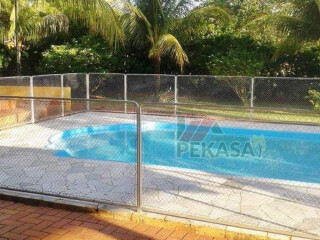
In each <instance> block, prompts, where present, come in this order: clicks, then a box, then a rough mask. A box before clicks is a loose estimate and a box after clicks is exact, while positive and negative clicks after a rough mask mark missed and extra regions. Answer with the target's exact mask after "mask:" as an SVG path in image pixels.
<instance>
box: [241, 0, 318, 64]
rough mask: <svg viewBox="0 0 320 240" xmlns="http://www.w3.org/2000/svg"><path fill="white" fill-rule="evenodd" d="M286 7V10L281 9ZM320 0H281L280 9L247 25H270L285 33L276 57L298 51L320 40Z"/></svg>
mask: <svg viewBox="0 0 320 240" xmlns="http://www.w3.org/2000/svg"><path fill="white" fill-rule="evenodd" d="M283 8H285V9H286V11H281V10H280V9H283ZM319 9H320V1H319V0H281V1H280V5H279V6H278V10H279V11H276V12H274V13H271V14H265V15H263V16H260V17H258V18H256V19H254V20H253V21H251V22H250V23H249V24H248V26H247V27H255V26H258V25H269V26H273V27H275V28H276V30H277V31H278V32H279V33H281V34H283V36H284V40H283V41H282V43H281V44H280V46H279V49H278V50H277V52H276V54H275V56H274V58H278V57H279V56H280V55H283V54H288V53H293V54H295V53H297V52H298V50H300V49H301V47H302V46H304V45H305V44H306V43H315V42H317V41H318V40H320V11H319Z"/></svg>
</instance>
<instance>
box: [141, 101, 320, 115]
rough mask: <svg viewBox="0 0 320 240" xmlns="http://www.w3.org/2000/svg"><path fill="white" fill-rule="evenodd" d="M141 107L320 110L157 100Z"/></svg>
mask: <svg viewBox="0 0 320 240" xmlns="http://www.w3.org/2000/svg"><path fill="white" fill-rule="evenodd" d="M139 106H140V108H143V107H144V106H172V107H174V106H177V107H179V106H180V107H212V108H220V109H223V108H225V109H241V110H258V111H280V112H283V111H287V112H294V113H312V114H319V116H320V111H314V110H308V109H295V108H270V107H249V106H234V105H219V104H204V103H157V102H152V103H151V102H143V103H140V104H139Z"/></svg>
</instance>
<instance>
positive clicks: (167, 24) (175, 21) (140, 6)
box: [123, 0, 225, 95]
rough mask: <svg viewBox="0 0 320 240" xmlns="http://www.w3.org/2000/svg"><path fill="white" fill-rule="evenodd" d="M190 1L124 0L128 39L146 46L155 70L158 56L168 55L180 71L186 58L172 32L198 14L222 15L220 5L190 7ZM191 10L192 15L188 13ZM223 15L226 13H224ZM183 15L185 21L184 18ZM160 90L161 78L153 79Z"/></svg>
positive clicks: (159, 57)
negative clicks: (132, 0) (215, 6)
mask: <svg viewBox="0 0 320 240" xmlns="http://www.w3.org/2000/svg"><path fill="white" fill-rule="evenodd" d="M191 2H192V1H189V0H150V1H145V0H135V1H134V2H133V4H131V3H129V2H126V5H125V10H124V15H123V23H124V27H125V32H126V33H127V36H128V38H129V39H128V40H129V41H131V42H132V43H133V44H134V45H136V46H138V47H145V48H146V47H147V48H148V49H149V58H151V59H153V61H154V66H155V73H156V74H159V73H160V66H161V65H160V63H161V58H162V57H163V56H165V55H168V56H169V57H170V58H171V59H172V60H173V61H174V62H175V63H176V64H177V65H178V66H179V67H180V71H181V72H183V67H184V65H185V64H186V63H188V62H189V59H188V57H187V55H186V53H185V52H184V50H183V48H182V46H181V44H180V42H179V41H178V39H177V37H176V36H175V34H173V32H174V31H175V30H176V29H177V28H179V27H181V28H184V29H188V30H189V29H190V28H186V25H190V24H189V21H192V20H191V19H196V18H197V17H198V18H199V17H200V16H201V14H208V13H209V12H210V13H211V15H215V17H216V18H217V17H218V16H219V17H221V16H222V15H223V14H222V13H224V12H223V11H222V10H221V9H218V8H211V7H203V8H201V9H200V8H197V9H194V10H193V11H191V13H189V14H187V13H188V12H190V10H191V9H192V4H191ZM190 14H191V16H190ZM223 17H225V14H224V15H223ZM184 19H185V21H184ZM159 91H160V78H158V79H157V80H156V94H157V95H158V94H159Z"/></svg>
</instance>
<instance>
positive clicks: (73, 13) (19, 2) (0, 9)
mask: <svg viewBox="0 0 320 240" xmlns="http://www.w3.org/2000/svg"><path fill="white" fill-rule="evenodd" d="M69 19H73V20H76V21H79V22H81V23H82V24H84V25H86V26H88V27H89V29H90V30H91V31H94V32H98V33H99V34H100V35H102V36H103V37H105V38H106V39H107V40H108V43H109V44H110V45H112V44H116V43H118V42H119V41H121V40H123V32H122V29H121V25H120V22H119V21H118V19H119V18H118V15H117V13H116V11H115V10H114V7H113V6H112V4H111V3H110V2H106V1H103V0H77V1H74V0H0V20H1V21H0V41H2V42H4V43H5V45H6V46H8V47H9V48H12V47H14V46H15V47H16V52H17V63H16V64H17V75H20V74H21V68H22V66H21V53H22V50H23V44H24V43H30V42H35V41H37V40H39V39H42V38H45V37H47V36H49V35H50V34H54V33H56V32H62V31H67V30H68V28H69Z"/></svg>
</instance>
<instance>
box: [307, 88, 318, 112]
mask: <svg viewBox="0 0 320 240" xmlns="http://www.w3.org/2000/svg"><path fill="white" fill-rule="evenodd" d="M307 99H309V101H310V103H311V104H312V105H313V107H314V109H316V110H320V92H317V91H316V90H310V91H309V96H308V97H307Z"/></svg>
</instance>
